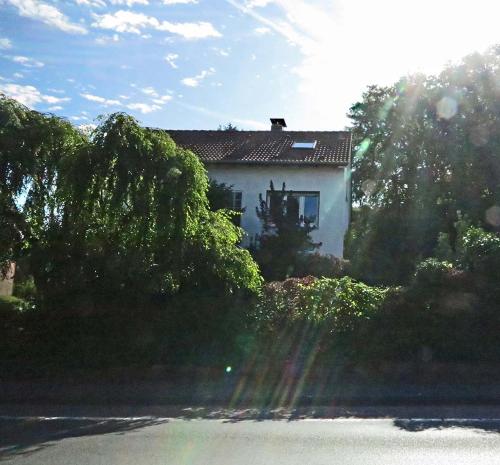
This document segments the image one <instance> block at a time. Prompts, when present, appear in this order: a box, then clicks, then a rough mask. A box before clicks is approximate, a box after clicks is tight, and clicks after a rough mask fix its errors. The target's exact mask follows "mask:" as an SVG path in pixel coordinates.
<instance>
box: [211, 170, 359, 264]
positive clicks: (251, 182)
mask: <svg viewBox="0 0 500 465" xmlns="http://www.w3.org/2000/svg"><path fill="white" fill-rule="evenodd" d="M207 170H208V175H209V176H210V178H211V179H215V180H216V181H217V182H223V183H225V184H227V185H232V186H233V189H234V190H237V191H242V206H243V207H244V208H245V212H244V213H243V215H242V218H241V227H242V228H243V229H244V230H245V231H246V233H247V236H246V238H245V241H244V243H243V245H245V246H247V245H248V244H249V243H250V239H251V238H254V237H255V235H256V234H259V233H260V232H261V223H260V221H259V218H258V217H257V215H256V212H255V208H256V207H257V206H258V203H259V194H262V196H263V197H264V199H265V198H266V191H267V190H269V182H270V181H271V180H272V181H273V183H274V187H275V189H277V190H278V189H281V186H282V184H283V182H285V183H286V189H287V190H293V191H316V192H317V191H319V193H320V196H319V227H318V229H317V230H315V231H313V232H312V234H311V235H312V238H313V240H314V241H315V242H322V243H323V245H322V246H321V248H320V249H319V252H320V253H323V254H333V255H335V256H337V257H342V255H343V249H344V235H345V233H346V231H347V227H348V225H349V220H350V210H351V199H350V169H349V168H348V167H334V166H293V165H285V166H283V165H282V166H269V165H265V166H260V165H229V164H224V165H223V164H209V165H208V166H207Z"/></svg>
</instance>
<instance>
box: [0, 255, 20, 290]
mask: <svg viewBox="0 0 500 465" xmlns="http://www.w3.org/2000/svg"><path fill="white" fill-rule="evenodd" d="M15 272H16V264H15V263H11V264H10V267H9V270H8V271H7V276H5V278H3V277H2V274H1V273H0V295H12V292H13V290H14V274H15Z"/></svg>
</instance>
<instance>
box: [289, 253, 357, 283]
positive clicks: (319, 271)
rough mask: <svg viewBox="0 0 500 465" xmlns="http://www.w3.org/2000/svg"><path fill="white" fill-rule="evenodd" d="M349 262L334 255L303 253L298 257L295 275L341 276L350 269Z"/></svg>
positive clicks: (293, 274)
mask: <svg viewBox="0 0 500 465" xmlns="http://www.w3.org/2000/svg"><path fill="white" fill-rule="evenodd" d="M348 265H349V262H348V261H347V260H343V259H341V258H338V257H335V256H334V255H321V254H319V253H310V254H301V255H300V256H299V257H298V258H297V262H296V265H295V269H294V271H293V273H292V276H294V277H303V276H316V277H317V278H340V277H342V276H345V275H346V274H347V271H348Z"/></svg>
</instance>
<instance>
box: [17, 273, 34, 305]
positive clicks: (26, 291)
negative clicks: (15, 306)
mask: <svg viewBox="0 0 500 465" xmlns="http://www.w3.org/2000/svg"><path fill="white" fill-rule="evenodd" d="M16 278H17V276H16ZM14 295H15V296H16V297H19V298H21V299H24V300H30V301H34V300H35V298H36V286H35V280H34V279H33V276H30V277H28V278H26V279H25V280H24V281H21V282H18V281H17V280H16V281H15V282H14Z"/></svg>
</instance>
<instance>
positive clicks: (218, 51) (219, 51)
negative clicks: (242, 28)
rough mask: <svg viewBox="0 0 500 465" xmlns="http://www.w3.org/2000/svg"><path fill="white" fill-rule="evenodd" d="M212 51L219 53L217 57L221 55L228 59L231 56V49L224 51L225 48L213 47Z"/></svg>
mask: <svg viewBox="0 0 500 465" xmlns="http://www.w3.org/2000/svg"><path fill="white" fill-rule="evenodd" d="M212 50H213V51H214V52H215V53H217V55H220V56H221V57H228V56H229V49H227V50H226V49H224V48H219V47H212Z"/></svg>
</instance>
